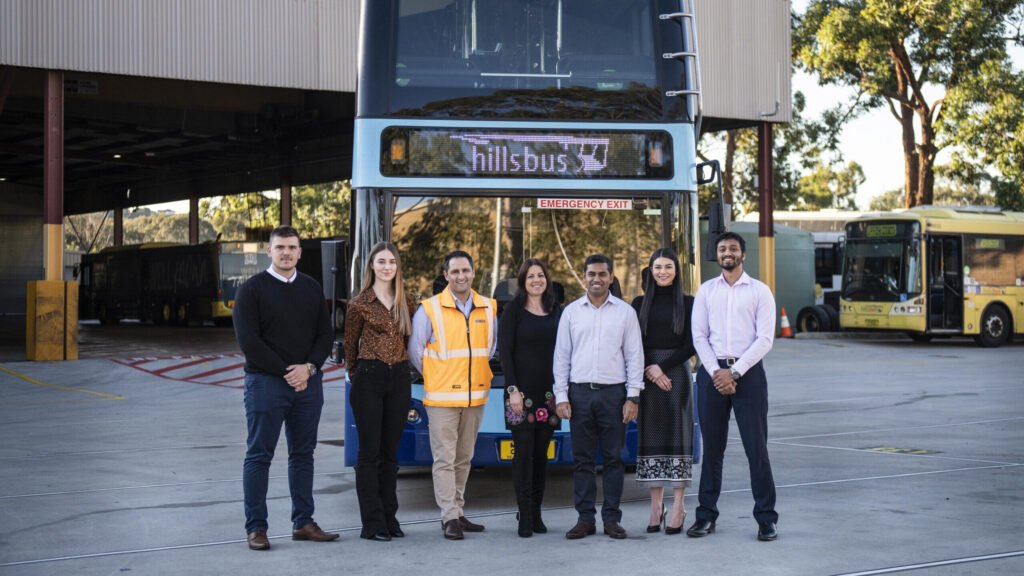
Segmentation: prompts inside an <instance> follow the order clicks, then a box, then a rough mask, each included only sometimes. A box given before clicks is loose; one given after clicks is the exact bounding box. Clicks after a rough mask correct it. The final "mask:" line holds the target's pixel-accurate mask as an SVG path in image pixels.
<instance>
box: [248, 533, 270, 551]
mask: <svg viewBox="0 0 1024 576" xmlns="http://www.w3.org/2000/svg"><path fill="white" fill-rule="evenodd" d="M246 540H248V541H249V550H270V540H267V531H266V530H257V531H255V532H249V535H248V536H246Z"/></svg>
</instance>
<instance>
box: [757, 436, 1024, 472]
mask: <svg viewBox="0 0 1024 576" xmlns="http://www.w3.org/2000/svg"><path fill="white" fill-rule="evenodd" d="M768 443H769V444H779V445H782V446H796V447H798V448H821V449H824V450H842V451H845V452H861V453H863V454H888V455H890V456H913V457H915V458H932V459H936V460H956V461H958V462H977V463H979V464H996V465H1000V466H1021V464H1020V463H1018V462H1000V461H998V460H979V459H977V458H957V457H956V456H939V455H937V454H911V453H908V452H879V451H876V450H867V449H864V448H846V447H843V446H819V445H816V444H797V443H796V442H779V441H777V440H769V441H768Z"/></svg>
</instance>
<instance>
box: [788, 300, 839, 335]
mask: <svg viewBox="0 0 1024 576" xmlns="http://www.w3.org/2000/svg"><path fill="white" fill-rule="evenodd" d="M831 324H832V322H831V321H830V320H829V317H828V312H826V311H825V310H823V309H822V308H821V307H820V306H805V307H804V308H803V309H802V310H800V313H799V314H797V316H796V329H797V331H798V332H828V331H829V330H831V328H832V327H831Z"/></svg>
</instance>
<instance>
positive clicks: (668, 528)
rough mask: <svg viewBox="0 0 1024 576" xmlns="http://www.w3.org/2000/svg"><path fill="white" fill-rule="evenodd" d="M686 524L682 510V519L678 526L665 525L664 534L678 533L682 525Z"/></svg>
mask: <svg viewBox="0 0 1024 576" xmlns="http://www.w3.org/2000/svg"><path fill="white" fill-rule="evenodd" d="M685 524H686V511H683V521H682V522H680V523H679V526H677V527H675V528H673V527H672V526H665V534H668V535H669V536H671V535H673V534H679V533H680V532H682V531H683V526H684V525H685Z"/></svg>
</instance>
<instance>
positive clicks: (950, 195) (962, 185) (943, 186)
mask: <svg viewBox="0 0 1024 576" xmlns="http://www.w3.org/2000/svg"><path fill="white" fill-rule="evenodd" d="M934 200H935V205H937V206H993V205H996V203H997V198H996V195H995V194H994V193H993V192H991V191H986V190H985V189H983V187H982V186H979V185H977V184H974V183H972V182H969V181H965V180H963V179H961V178H960V177H959V175H958V174H957V172H955V171H954V170H953V169H951V168H950V167H949V166H937V167H936V182H935V199H934ZM905 205H906V202H905V201H904V199H903V190H900V189H898V188H897V189H894V190H889V191H887V192H885V193H883V194H879V195H878V196H875V197H874V198H872V199H871V206H870V208H871V210H881V211H889V210H896V209H897V208H903V207H904V206H905Z"/></svg>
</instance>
